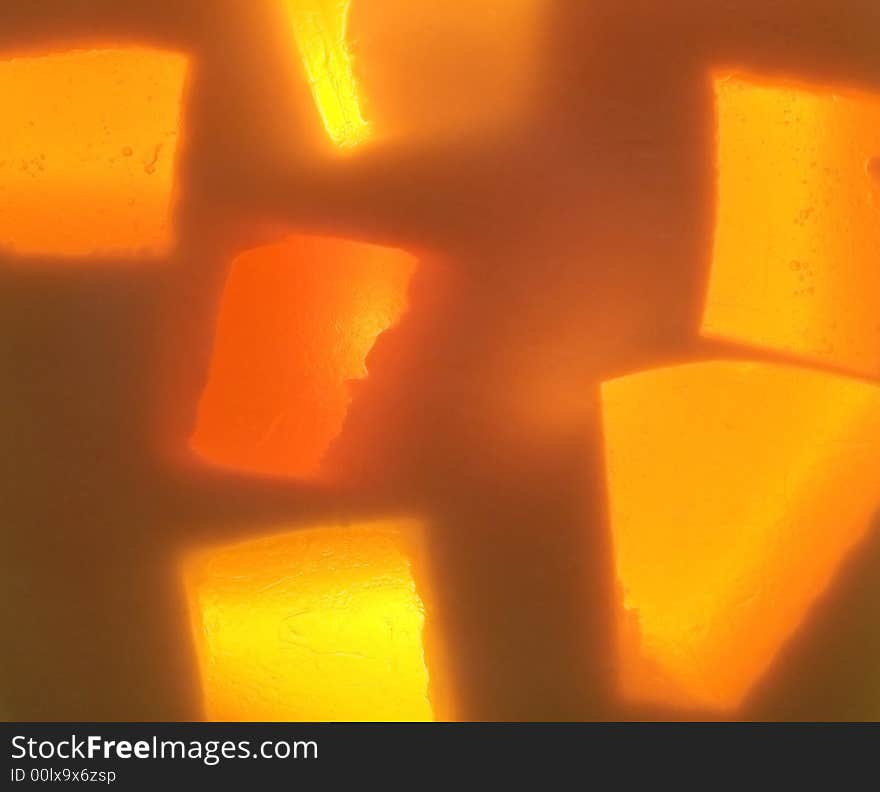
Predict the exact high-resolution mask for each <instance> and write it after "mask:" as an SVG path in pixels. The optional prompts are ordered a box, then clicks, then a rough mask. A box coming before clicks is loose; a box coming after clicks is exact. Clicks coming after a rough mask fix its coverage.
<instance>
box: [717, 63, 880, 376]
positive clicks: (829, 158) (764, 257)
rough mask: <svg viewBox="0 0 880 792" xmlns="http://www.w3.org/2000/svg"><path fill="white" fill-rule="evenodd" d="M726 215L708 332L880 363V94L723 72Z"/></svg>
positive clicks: (856, 366) (813, 355)
mask: <svg viewBox="0 0 880 792" xmlns="http://www.w3.org/2000/svg"><path fill="white" fill-rule="evenodd" d="M715 91H716V98H717V110H718V216H717V230H716V238H715V255H714V263H713V268H712V276H711V282H710V287H709V293H708V300H707V304H706V310H705V315H704V318H703V333H704V334H706V335H710V336H716V337H722V338H726V339H731V340H736V341H740V342H744V343H747V344H751V345H754V346H759V347H769V348H772V349H776V350H780V351H784V352H787V353H791V354H794V355H797V356H801V357H803V358H804V359H806V360H812V361H819V362H822V363H826V364H830V365H833V366H836V367H841V368H846V369H850V370H852V371H854V372H859V373H862V374H867V375H871V376H878V375H880V321H878V317H880V267H878V266H877V251H878V250H880V206H878V205H877V203H876V201H875V200H874V197H875V196H874V193H875V190H876V183H872V178H871V168H870V166H869V163H870V161H871V159H872V158H873V157H876V156H877V155H878V154H880V97H875V96H869V95H858V94H855V95H847V96H840V95H837V94H834V93H832V92H831V91H830V90H820V89H816V90H805V89H797V88H793V87H787V86H781V87H779V86H777V87H773V86H766V85H761V84H757V83H754V82H750V81H743V80H740V79H719V80H717V81H716V84H715Z"/></svg>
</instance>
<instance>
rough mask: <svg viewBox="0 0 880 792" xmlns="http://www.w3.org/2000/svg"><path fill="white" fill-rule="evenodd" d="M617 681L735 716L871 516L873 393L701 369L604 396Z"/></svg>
mask: <svg viewBox="0 0 880 792" xmlns="http://www.w3.org/2000/svg"><path fill="white" fill-rule="evenodd" d="M602 409H603V414H604V433H605V443H606V449H607V450H606V457H607V458H606V465H607V481H608V494H609V504H610V519H611V526H612V532H613V542H614V553H615V564H616V571H617V576H618V579H619V582H620V587H621V590H622V597H623V602H622V606H623V610H622V612H621V618H620V663H621V666H620V667H621V683H622V686H623V690H624V692H625V694H626V695H627V696H628V697H630V698H633V699H638V700H648V701H655V702H662V703H667V704H670V703H671V704H674V705H699V706H708V707H714V708H717V709H719V710H731V709H734V708H735V707H736V706H737V704H738V703H739V702H740V701H741V700H742V699H743V697H744V696H745V694H746V693H747V692H748V690H749V689H750V687H751V686H752V685H753V684H754V683H755V682H756V681H757V679H758V678H759V677H760V675H761V674H762V673H763V672H764V671H765V670H766V669H767V668H768V666H769V665H770V663H771V661H772V660H773V658H774V656H775V655H776V653H777V652H778V650H779V649H780V648H781V647H782V645H783V643H784V642H785V640H786V639H787V638H788V637H789V636H791V635H792V634H793V633H794V631H795V630H796V629H797V628H798V626H799V625H801V624H802V623H803V622H804V619H805V617H806V616H807V614H808V613H809V610H810V606H811V604H812V603H813V602H814V600H815V599H816V598H817V597H818V596H819V595H820V594H821V593H822V592H823V590H825V589H826V587H827V586H828V584H829V582H830V581H831V579H832V577H833V575H834V574H835V571H836V570H837V568H838V565H839V564H840V562H841V561H842V560H843V558H844V557H845V555H846V554H847V552H848V551H849V550H850V549H851V548H852V547H853V546H854V545H855V544H856V543H857V542H858V541H859V540H860V539H861V538H862V537H863V536H864V535H865V533H866V531H867V529H868V527H869V526H870V524H871V520H872V518H873V516H874V515H875V513H876V510H877V507H878V505H880V388H877V387H874V386H871V385H866V384H864V383H863V382H860V381H856V380H850V379H846V378H842V377H837V376H834V375H829V374H824V373H817V372H814V371H810V370H806V369H799V368H795V367H788V366H775V365H764V364H755V363H747V362H710V363H699V364H691V365H682V366H677V367H671V368H663V369H657V370H654V371H648V372H644V373H640V374H636V375H633V376H628V377H624V378H622V379H618V380H614V381H611V382H607V383H605V384H604V385H603V387H602Z"/></svg>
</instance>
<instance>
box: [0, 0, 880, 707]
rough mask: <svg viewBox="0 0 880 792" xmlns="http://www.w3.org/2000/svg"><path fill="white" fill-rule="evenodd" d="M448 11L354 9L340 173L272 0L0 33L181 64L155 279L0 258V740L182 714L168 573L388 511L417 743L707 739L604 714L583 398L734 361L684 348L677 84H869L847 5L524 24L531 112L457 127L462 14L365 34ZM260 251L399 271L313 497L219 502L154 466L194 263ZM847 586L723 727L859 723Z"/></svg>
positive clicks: (603, 556)
mask: <svg viewBox="0 0 880 792" xmlns="http://www.w3.org/2000/svg"><path fill="white" fill-rule="evenodd" d="M448 5H450V4H449V3H448V0H447V2H440V0H418V2H416V1H415V0H413V1H412V2H404V0H376V2H371V0H354V7H353V10H352V17H351V24H350V28H351V32H352V35H353V37H354V38H355V40H357V41H358V44H357V46H356V50H355V51H356V54H357V56H358V59H359V60H358V62H359V63H360V64H362V65H363V67H364V68H363V72H362V74H361V75H360V76H361V79H362V81H363V91H364V94H365V96H366V98H367V104H366V110H365V112H366V113H367V115H369V116H371V117H373V118H380V119H381V118H382V113H383V108H385V113H386V117H387V118H388V119H393V120H394V123H391V122H390V121H389V126H391V127H395V125H397V127H396V128H397V129H399V130H403V132H402V133H400V134H397V135H396V136H395V137H394V138H393V139H392V140H391V141H390V142H389V143H388V144H387V145H385V146H383V145H377V146H375V147H371V148H370V149H369V150H366V151H365V152H364V153H363V154H359V155H357V156H355V157H352V158H348V159H345V160H340V159H338V158H333V157H331V156H329V153H328V144H327V142H326V140H325V138H324V135H323V130H322V129H321V128H320V122H319V119H318V117H317V114H316V113H315V111H314V105H313V104H312V103H311V98H310V96H309V94H308V89H307V86H306V85H305V83H304V81H303V79H302V75H301V74H300V73H299V71H298V67H297V65H296V62H295V59H294V58H292V57H291V41H290V36H289V32H288V31H287V29H286V28H285V25H284V20H283V16H282V14H281V11H280V5H279V4H278V3H277V2H273V1H271V0H270V1H269V2H262V1H257V0H249V1H248V2H245V1H244V0H238V1H236V0H213V1H212V2H208V0H203V1H197V0H191V1H190V2H186V0H184V1H183V2H181V0H177V1H176V2H170V0H168V1H166V0H144V1H143V2H134V1H133V2H122V1H121V0H105V1H103V2H102V1H101V0H93V1H92V2H89V1H88V0H58V1H56V2H49V1H48V0H21V1H20V2H19V1H16V0H7V2H4V3H3V5H2V7H0V54H4V55H5V54H7V53H8V54H13V53H14V54H22V53H37V52H49V51H53V50H57V49H63V48H66V47H73V46H76V47H81V46H89V45H92V44H94V45H106V44H114V45H118V44H120V43H125V42H137V43H143V44H147V45H150V46H158V47H170V48H174V49H178V50H182V51H185V52H187V53H189V54H190V55H191V57H192V59H193V69H192V77H191V83H190V85H189V88H188V102H187V106H186V111H185V112H186V115H185V127H184V135H185V137H184V150H183V152H182V155H181V159H180V160H179V162H180V167H181V172H180V176H179V179H178V184H179V194H178V196H177V199H178V203H177V212H178V229H179V245H178V249H177V251H176V252H175V254H174V255H173V256H172V257H171V258H170V259H169V260H168V261H163V262H159V263H158V264H157V263H155V262H148V263H143V262H135V261H132V262H125V261H120V262H118V263H119V264H120V266H118V267H117V266H114V267H109V268H108V267H98V266H94V265H96V264H97V262H83V266H82V267H75V268H68V269H64V270H59V269H58V268H57V267H55V266H54V264H55V262H53V261H51V260H29V261H27V262H21V261H2V262H0V301H2V302H0V345H2V346H0V366H2V369H0V381H2V390H0V437H2V443H3V454H2V463H3V470H2V475H0V481H2V484H0V503H2V509H3V512H2V514H3V527H2V533H0V537H2V538H0V541H2V550H0V585H2V587H3V590H2V592H0V631H2V635H3V643H2V653H0V706H2V708H3V710H4V714H6V715H8V716H9V717H10V718H12V719H22V720H26V719H40V720H43V719H45V720H59V719H81V720H102V719H109V720H113V719H119V720H148V719H181V720H188V719H193V718H198V717H199V711H200V704H199V700H198V680H197V673H196V668H195V662H194V659H193V652H192V647H191V645H190V639H189V625H188V621H187V617H186V613H185V603H184V601H183V595H182V590H181V586H180V581H179V580H178V578H177V575H176V569H175V565H174V559H175V558H176V557H177V555H178V554H179V553H180V552H181V550H182V549H183V548H185V547H187V546H191V545H193V544H198V543H200V542H204V541H208V540H210V539H213V538H218V537H240V536H246V535H248V533H249V532H255V531H259V530H260V528H261V526H264V525H265V523H266V520H274V519H276V518H283V520H284V521H285V524H286V525H288V526H290V525H292V524H295V523H296V522H297V521H301V522H302V523H303V524H306V523H308V521H309V520H310V519H311V518H312V517H314V516H315V515H321V516H322V517H325V516H326V515H328V514H343V513H344V514H353V513H358V514H361V513H364V514H365V513H370V514H387V513H390V512H397V511H407V512H411V513H416V514H418V515H420V516H423V517H424V518H425V519H426V520H428V521H429V522H430V523H431V524H432V525H434V526H435V527H434V530H433V533H432V540H431V543H430V547H429V548H428V553H427V554H426V561H425V565H424V569H422V570H421V572H420V574H421V576H422V580H423V585H424V587H425V589H426V590H427V591H430V592H431V595H430V599H429V604H430V608H429V613H428V653H429V661H430V658H431V657H432V653H433V655H434V656H438V655H439V654H440V653H441V650H440V648H439V647H440V644H441V642H442V643H443V645H444V646H446V647H448V648H449V651H448V653H447V654H448V656H447V655H444V658H445V659H443V660H442V662H441V661H439V660H438V661H437V663H436V667H437V668H438V669H440V670H439V671H438V673H437V674H435V676H434V678H433V679H432V683H433V684H434V686H435V691H434V694H435V704H436V706H437V708H438V716H440V717H448V716H449V715H450V711H451V706H452V705H451V704H449V703H448V702H450V701H452V700H453V699H455V701H456V705H455V710H456V711H455V715H456V717H459V718H466V719H470V718H474V719H529V720H531V719H552V720H562V719H600V718H601V719H604V718H641V717H691V716H693V715H698V716H703V715H705V716H707V717H711V716H713V713H684V712H659V711H645V710H642V709H639V708H633V707H629V706H626V705H624V704H622V703H621V702H620V701H619V700H618V699H617V697H616V695H615V692H614V670H613V665H614V654H613V644H614V639H613V613H614V602H615V598H616V592H615V590H614V584H613V577H612V570H611V568H610V559H609V547H608V530H607V525H606V521H605V504H604V492H603V482H602V470H601V463H600V460H601V438H600V437H599V431H598V422H597V416H596V411H595V400H594V394H595V392H596V385H597V383H598V382H599V381H600V380H602V379H604V378H607V377H609V376H612V375H617V374H622V373H626V372H630V371H635V370H641V369H644V368H648V367H651V366H658V365H664V364H667V363H671V362H676V361H681V360H694V359H703V358H712V357H717V356H719V355H723V356H726V357H730V356H736V355H737V354H738V351H737V350H736V349H726V348H725V349H722V348H719V346H718V345H714V344H711V343H709V342H707V341H705V340H699V339H698V338H697V334H696V328H697V326H698V322H699V310H700V306H701V300H702V297H703V294H704V290H705V285H706V278H707V271H708V263H709V256H710V252H711V234H712V218H713V178H714V175H713V166H714V163H713V149H714V146H713V141H714V119H713V110H712V101H711V99H712V96H711V82H710V79H709V72H710V70H711V69H714V68H716V67H719V66H736V67H743V68H747V69H749V70H751V71H758V72H760V73H762V74H780V75H784V76H791V77H797V78H801V79H810V80H814V81H816V82H818V83H827V84H839V85H844V86H851V87H854V88H859V89H863V90H875V91H876V90H878V89H880V49H878V46H877V43H878V34H880V6H878V5H877V3H876V2H875V1H874V0H717V1H716V0H711V1H707V0H667V1H666V2H660V0H631V1H630V2H620V1H619V0H593V1H592V2H581V1H579V0H569V1H566V0H547V2H545V3H543V9H542V10H543V13H542V16H541V22H540V24H538V25H536V28H535V31H534V35H535V40H536V42H537V43H538V45H537V46H536V55H535V61H534V64H535V65H534V79H535V84H534V86H532V87H530V90H529V92H528V96H527V97H526V98H525V99H524V100H523V103H522V105H521V106H518V107H517V109H516V112H514V113H512V114H511V113H510V112H508V110H509V108H506V107H505V112H503V113H502V112H501V109H499V120H498V123H491V117H492V108H493V102H494V101H495V97H494V95H493V94H491V93H488V94H486V93H482V94H479V95H469V94H468V84H467V79H466V77H467V75H468V74H470V73H478V72H480V71H486V72H488V73H490V74H491V67H492V60H491V58H490V57H488V55H486V52H485V51H484V50H485V48H484V44H485V42H486V41H491V31H492V27H491V21H490V19H489V18H488V17H487V20H486V22H485V25H484V27H483V29H484V30H485V31H486V38H485V39H480V37H479V36H477V37H476V38H475V39H474V40H473V41H472V42H471V45H470V46H467V47H462V46H459V45H458V44H457V42H456V41H455V40H454V38H451V37H448V34H446V33H444V34H443V35H441V32H437V31H435V29H434V28H433V27H432V26H430V25H428V24H417V25H413V28H414V29H415V30H417V31H418V35H421V36H422V37H423V40H422V41H418V40H417V39H416V40H413V39H412V38H411V37H410V33H409V30H410V29H409V28H407V27H406V26H405V25H403V23H402V22H401V23H400V24H401V28H402V30H401V32H400V33H399V34H397V38H396V39H393V38H392V39H391V40H390V42H389V34H388V33H387V31H386V32H385V33H382V31H381V30H380V29H378V22H377V20H379V21H381V20H382V19H383V18H384V17H387V18H388V19H395V20H405V19H406V17H407V15H408V14H409V15H422V17H423V19H431V17H432V15H434V16H436V18H437V19H443V18H444V15H448V14H449V13H450V12H449V10H448V8H447V6H448ZM472 5H474V6H477V5H479V4H477V3H473V4H472ZM495 5H496V6H501V5H503V4H500V3H497V4H495ZM368 6H369V8H367V7H368ZM473 13H474V14H478V13H479V11H478V10H474V11H473ZM359 26H360V27H359ZM438 27H439V26H438ZM477 28H478V29H479V25H478V26H477ZM380 34H381V35H380ZM371 42H373V45H372V49H371ZM397 44H399V46H397ZM426 53H428V54H429V56H428V55H426ZM487 58H488V60H487ZM370 63H372V64H373V66H372V67H370ZM371 69H372V72H371ZM388 74H402V75H406V77H407V79H401V80H400V82H399V83H395V82H394V81H393V80H390V79H389V78H388V77H387V75H388ZM432 97H433V98H432ZM502 98H503V97H502ZM0 101H2V97H0ZM498 101H499V103H500V104H499V108H500V107H501V105H502V104H504V102H502V99H501V98H499V99H498ZM444 102H445V103H446V105H444ZM468 102H470V103H471V106H474V107H477V106H479V107H481V108H482V110H483V112H484V113H486V115H487V116H488V118H489V121H490V122H489V123H486V124H482V123H481V124H479V125H475V126H474V129H473V130H469V129H468V127H467V125H466V124H465V125H462V124H461V123H460V122H456V123H452V122H451V121H450V124H449V125H448V128H444V126H445V125H443V124H438V126H437V128H432V125H431V124H428V123H421V124H420V123H419V121H420V119H424V118H426V117H430V116H437V117H440V118H441V119H442V118H443V117H444V116H446V117H449V118H451V119H454V118H459V119H460V118H461V107H462V106H464V107H468ZM407 103H408V104H407ZM401 108H411V110H409V111H406V110H405V109H401ZM456 113H458V115H456ZM408 125H410V128H411V131H412V134H410V135H409V136H407V135H406V134H405V131H406V130H407V128H408ZM290 230H304V231H314V232H321V233H332V234H334V235H339V236H348V237H352V238H358V239H367V240H370V241H376V242H381V243H386V244H394V245H400V246H403V247H405V248H406V249H408V250H411V251H413V252H414V253H416V254H417V255H418V256H419V257H420V259H421V269H420V271H419V273H418V274H417V276H416V279H415V281H414V283H413V285H412V290H411V295H410V305H411V308H412V312H411V315H410V318H409V319H408V320H407V321H406V322H404V323H403V324H401V325H400V326H399V327H398V328H397V329H396V330H395V331H393V332H392V333H389V334H388V335H386V336H385V337H383V339H382V340H381V341H380V343H379V344H378V345H377V347H376V349H375V350H374V353H373V355H372V356H371V359H370V372H371V376H370V380H369V383H368V387H365V388H363V389H362V390H361V392H360V394H359V396H358V398H357V399H356V401H355V403H354V405H353V408H352V411H351V413H350V415H349V421H348V424H347V426H346V430H345V432H344V434H343V436H342V437H341V438H340V440H339V442H338V443H337V444H336V446H335V448H334V451H333V454H332V456H331V459H330V469H331V470H332V471H333V472H334V476H335V479H336V480H337V481H338V482H340V483H339V484H338V485H336V486H334V487H333V488H330V487H312V486H307V485H298V484H295V483H290V482H283V481H271V480H267V479H260V480H251V479H248V478H247V477H244V476H225V475H222V474H219V473H216V472H209V471H208V470H206V469H204V468H201V467H199V466H197V465H195V464H194V463H192V462H190V461H189V460H188V459H187V455H186V453H185V449H186V442H187V438H188V436H189V433H190V431H191V428H192V424H193V421H194V415H195V408H196V405H197V403H198V398H199V394H200V392H201V388H202V386H203V383H204V378H205V376H206V367H207V363H208V359H209V354H210V347H211V339H212V329H213V321H214V318H215V316H216V307H217V298H218V295H219V290H220V289H221V288H222V284H223V279H224V275H225V269H224V268H225V266H226V265H227V263H228V262H229V260H230V258H231V256H232V255H233V254H234V253H235V252H236V251H238V250H241V249H243V248H245V247H248V246H251V245H254V244H257V243H260V242H264V241H270V240H272V239H275V238H277V237H278V236H279V235H281V234H284V233H287V232H289V231H290ZM7 258H9V257H8V256H7ZM22 263H26V264H27V266H25V267H22V266H12V265H20V264H22ZM103 263H104V264H108V263H109V264H112V263H117V262H103ZM7 265H8V266H7ZM589 438H592V442H590V441H589ZM585 496H586V497H585ZM878 562H880V534H878V532H877V531H874V532H873V534H872V536H871V537H869V539H868V542H867V545H866V546H864V547H862V548H861V549H860V552H859V553H858V554H857V555H855V556H854V557H853V559H852V560H851V562H850V563H849V564H848V565H847V566H846V568H845V569H843V570H842V571H841V573H840V574H839V575H838V579H837V581H836V583H835V585H834V586H833V587H832V589H831V590H830V591H829V592H828V593H827V595H826V596H824V597H823V599H822V601H821V602H820V603H819V605H818V606H817V607H816V608H815V609H814V611H813V612H812V613H811V615H810V617H809V619H808V621H807V622H806V623H805V624H804V626H803V627H802V629H801V630H800V631H799V632H798V634H797V635H796V636H795V638H794V639H793V640H792V641H791V642H790V643H789V645H788V646H787V648H786V650H785V651H784V652H783V653H782V654H781V655H780V656H779V657H778V658H777V660H776V661H775V663H774V666H773V668H772V669H771V670H770V672H769V673H768V674H767V676H766V678H765V679H764V680H762V682H761V683H759V684H758V685H757V686H756V688H755V690H754V691H753V692H752V694H751V695H750V696H749V698H748V700H747V702H746V704H745V705H744V707H743V708H742V710H741V711H740V712H739V713H737V716H738V717H745V718H762V719H763V718H768V719H776V718H807V719H856V718H870V717H876V715H877V706H878V705H877V701H878V699H880V673H878V672H877V666H878V661H880V658H878V654H880V634H878V629H877V619H876V613H877V609H878V607H880V582H878V579H877V575H876V570H877V569H878Z"/></svg>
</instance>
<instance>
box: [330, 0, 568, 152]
mask: <svg viewBox="0 0 880 792" xmlns="http://www.w3.org/2000/svg"><path fill="white" fill-rule="evenodd" d="M552 5H553V3H548V2H547V0H479V2H466V1H465V0H457V1H456V2H438V0H355V2H353V3H351V10H350V14H349V25H348V30H349V40H350V41H352V42H353V43H354V42H356V55H357V60H356V62H355V65H356V67H357V84H358V90H359V93H360V96H361V100H362V101H363V103H364V106H365V108H367V110H368V113H369V118H370V125H371V130H372V133H371V137H375V138H382V139H383V140H407V141H409V142H412V141H415V140H425V141H427V140H432V141H434V142H436V141H438V140H439V139H445V140H447V141H448V142H449V143H452V141H453V140H456V141H458V142H459V143H461V141H463V140H467V139H469V140H473V139H475V137H478V136H482V135H485V134H488V133H489V130H495V132H493V133H492V134H498V135H504V134H509V132H510V130H511V127H512V126H513V125H515V124H516V123H517V122H518V121H520V120H523V118H524V117H525V116H526V114H527V113H529V112H536V111H538V112H539V111H540V108H536V103H538V102H543V101H545V100H546V98H539V96H538V93H539V91H540V83H541V80H540V76H541V71H542V69H543V57H544V53H543V47H544V45H545V41H544V38H545V37H544V33H545V30H546V25H547V21H548V17H547V14H548V9H549V8H550V7H551V6H552Z"/></svg>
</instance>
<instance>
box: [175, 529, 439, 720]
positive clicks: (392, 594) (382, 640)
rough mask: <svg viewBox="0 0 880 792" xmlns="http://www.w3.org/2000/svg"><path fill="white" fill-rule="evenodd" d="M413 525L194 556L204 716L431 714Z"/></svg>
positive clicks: (189, 570)
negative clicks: (409, 547) (411, 547)
mask: <svg viewBox="0 0 880 792" xmlns="http://www.w3.org/2000/svg"><path fill="white" fill-rule="evenodd" d="M417 530H418V526H417V525H415V524H409V523H400V522H376V523H364V524H359V525H352V526H334V527H325V528H312V529H308V530H302V531H299V532H294V533H286V534H281V535H276V536H272V537H268V538H264V539H257V540H253V541H248V542H245V543H243V544H237V545H231V546H228V547H221V548H216V549H208V550H203V551H200V552H197V553H195V554H194V555H192V556H191V557H189V558H187V559H186V561H185V563H184V567H183V568H184V579H185V583H186V587H187V590H188V593H189V602H190V607H191V613H192V620H193V625H194V632H195V636H196V642H197V647H198V652H199V659H200V666H201V675H202V686H203V695H204V707H205V717H206V718H207V719H209V720H232V721H238V720H241V721H284V720H290V721H349V720H351V721H427V720H432V718H433V715H432V710H431V705H430V702H429V700H428V672H427V670H426V667H425V660H424V653H423V647H422V629H423V622H424V616H423V611H422V604H421V600H420V599H419V595H418V593H417V592H416V588H415V584H414V582H413V578H412V575H411V573H410V563H409V560H408V558H407V555H406V552H405V544H404V543H405V541H407V538H408V537H411V535H412V533H413V532H414V531H417Z"/></svg>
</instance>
